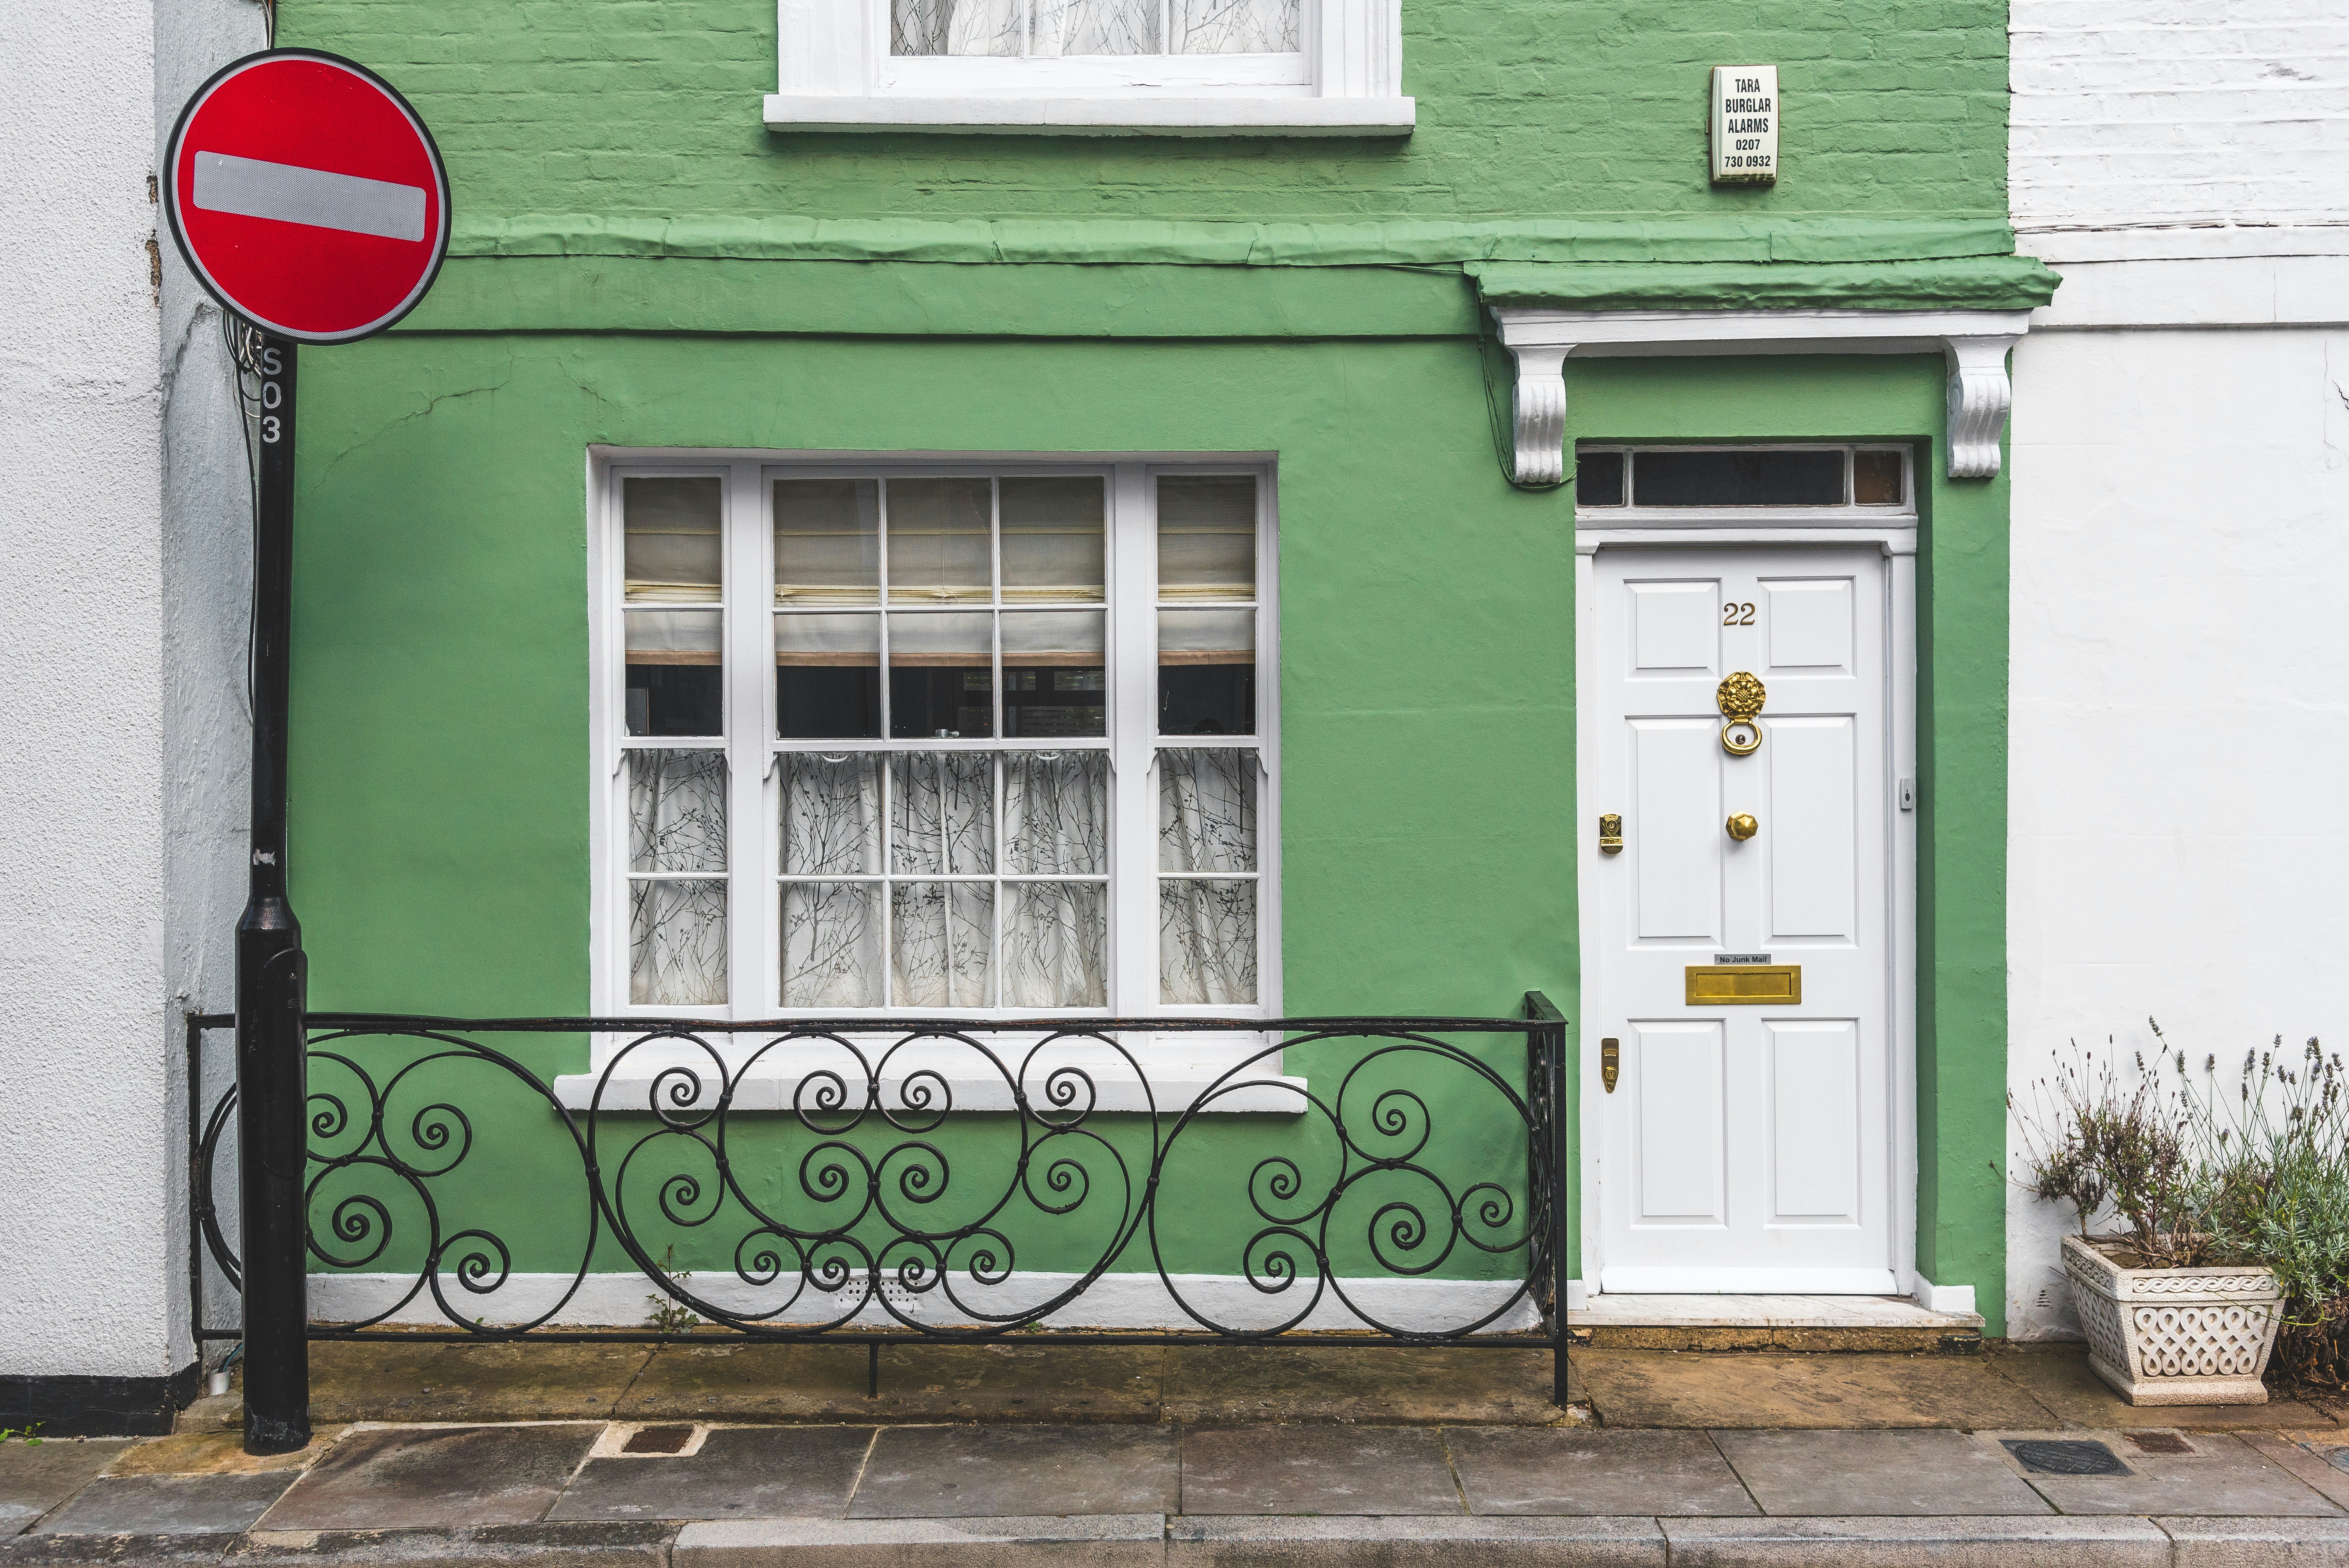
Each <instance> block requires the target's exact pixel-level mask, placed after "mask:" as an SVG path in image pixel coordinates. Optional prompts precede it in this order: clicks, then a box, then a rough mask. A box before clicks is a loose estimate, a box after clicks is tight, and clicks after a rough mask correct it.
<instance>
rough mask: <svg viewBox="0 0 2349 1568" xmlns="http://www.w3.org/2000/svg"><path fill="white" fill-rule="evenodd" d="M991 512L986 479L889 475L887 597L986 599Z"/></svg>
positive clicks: (989, 582)
mask: <svg viewBox="0 0 2349 1568" xmlns="http://www.w3.org/2000/svg"><path fill="white" fill-rule="evenodd" d="M994 514H995V503H994V501H993V500H992V488H991V487H990V486H989V485H988V481H987V480H890V481H889V596H890V597H891V598H893V599H899V600H903V599H914V600H921V599H945V600H970V599H978V600H981V601H984V600H986V599H988V598H990V597H991V596H992V593H993V588H992V584H993V583H994V573H993V571H992V569H991V567H990V565H989V561H988V556H989V550H988V542H989V540H990V539H991V538H992V536H993V531H994V530H993V518H994Z"/></svg>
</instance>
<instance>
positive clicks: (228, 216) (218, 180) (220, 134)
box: [164, 49, 449, 343]
mask: <svg viewBox="0 0 2349 1568" xmlns="http://www.w3.org/2000/svg"><path fill="white" fill-rule="evenodd" d="M168 167H169V169H170V170H171V177H170V179H169V181H167V182H166V183H165V185H164V210H165V213H166V216H167V217H168V219H169V220H170V222H171V237H172V239H173V240H175V241H177V242H179V246H180V253H181V255H183V256H185V257H186V258H187V261H188V265H189V267H190V268H191V269H192V270H193V271H194V273H195V274H196V277H197V278H198V280H199V281H201V282H202V284H203V285H204V287H205V288H206V289H207V290H209V291H210V292H211V293H212V297H214V298H215V299H217V300H219V301H220V302H221V304H223V305H225V306H227V307H228V308H229V309H230V310H233V311H234V312H235V313H236V314H237V315H241V316H243V318H244V319H245V320H247V321H249V322H251V323H253V325H255V326H258V327H260V328H262V329H263V330H264V331H266V332H271V333H274V334H276V335H279V336H281V337H288V338H292V339H293V340H294V341H295V342H296V343H348V342H350V341H351V340H353V339H354V338H360V337H366V336H367V335H369V334H371V333H378V332H381V331H382V330H383V329H384V328H386V327H388V326H389V325H392V323H394V322H396V321H398V319H399V318H400V317H401V316H403V315H407V314H408V313H409V311H410V310H412V309H414V308H415V305H416V303H417V302H418V301H419V300H420V299H422V298H423V297H424V292H425V290H427V289H429V288H430V287H431V286H432V279H433V275H434V274H435V273H438V272H439V271H440V259H441V257H442V256H443V255H444V254H446V253H447V252H448V249H449V177H448V174H447V172H446V171H445V170H443V169H442V168H441V166H440V149H439V148H437V147H435V146H433V144H432V136H431V133H430V132H429V131H427V130H426V129H424V121H423V119H421V118H419V116H418V114H417V112H416V110H415V109H413V108H410V107H409V102H408V100H407V99H406V98H402V97H400V96H399V94H398V91H397V90H395V89H394V88H392V86H391V84H390V83H388V82H387V81H385V80H384V79H383V78H382V77H378V76H377V75H376V74H375V73H374V72H373V71H370V70H368V69H367V67H364V66H360V65H357V64H355V63H353V62H352V61H349V60H346V59H344V58H342V57H340V56H338V55H328V54H323V53H320V52H319V51H317V50H315V49H272V50H268V51H266V52H265V53H263V54H258V55H248V56H246V57H244V58H243V59H241V60H238V61H237V62H235V63H234V64H233V65H231V66H228V67H225V68H223V69H222V71H221V72H220V74H219V75H217V76H215V77H212V80H210V81H208V82H206V83H205V84H204V85H203V86H202V88H199V89H197V92H196V95H195V97H193V98H190V99H189V100H188V107H187V108H184V109H182V110H181V112H180V123H179V125H178V126H177V127H176V128H175V129H173V130H172V132H171V148H170V152H169V160H168Z"/></svg>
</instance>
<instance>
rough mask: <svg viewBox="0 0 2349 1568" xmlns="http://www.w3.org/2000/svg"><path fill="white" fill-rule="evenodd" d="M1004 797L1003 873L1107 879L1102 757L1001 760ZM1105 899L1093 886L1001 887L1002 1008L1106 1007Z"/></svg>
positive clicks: (1069, 754) (1045, 754)
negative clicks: (1102, 877) (1002, 893)
mask: <svg viewBox="0 0 2349 1568" xmlns="http://www.w3.org/2000/svg"><path fill="white" fill-rule="evenodd" d="M1003 796H1004V799H1003V805H1004V810H1003V852H1004V858H1005V859H1006V860H1007V861H1009V864H1008V865H1007V866H1006V867H1005V868H1004V869H1005V870H1006V871H1009V872H1014V873H1015V874H1031V875H1045V876H1051V875H1059V876H1082V877H1092V876H1102V875H1106V874H1107V872H1108V871H1109V758H1108V755H1107V754H1106V753H1104V752H1100V751H1025V752H1022V751H1014V752H1007V753H1005V755H1004V758H1003ZM1107 893H1108V889H1107V887H1106V885H1105V884H1103V883H1102V882H1013V883H1009V884H1008V885H1007V888H1006V892H1005V898H1006V900H1007V903H1006V905H1005V908H1004V912H1003V1003H1004V1006H1008V1007H1103V1006H1108V1005H1109V903H1108V897H1107Z"/></svg>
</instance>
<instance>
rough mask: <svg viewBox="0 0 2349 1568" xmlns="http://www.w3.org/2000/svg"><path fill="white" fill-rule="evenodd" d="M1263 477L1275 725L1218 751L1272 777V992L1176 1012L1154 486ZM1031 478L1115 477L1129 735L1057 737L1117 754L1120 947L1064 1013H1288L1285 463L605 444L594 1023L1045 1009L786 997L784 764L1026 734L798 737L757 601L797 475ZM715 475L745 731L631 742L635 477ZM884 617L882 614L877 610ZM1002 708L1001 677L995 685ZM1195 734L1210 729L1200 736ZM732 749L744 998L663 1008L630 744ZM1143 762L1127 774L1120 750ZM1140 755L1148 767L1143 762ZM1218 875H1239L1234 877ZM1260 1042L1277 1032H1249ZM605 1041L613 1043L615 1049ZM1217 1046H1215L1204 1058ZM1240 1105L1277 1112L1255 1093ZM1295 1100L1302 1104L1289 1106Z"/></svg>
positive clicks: (1268, 898)
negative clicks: (627, 693)
mask: <svg viewBox="0 0 2349 1568" xmlns="http://www.w3.org/2000/svg"><path fill="white" fill-rule="evenodd" d="M1169 473H1174V474H1201V475H1209V474H1248V475H1251V476H1253V477H1255V478H1256V480H1257V543H1256V552H1257V593H1256V624H1257V665H1256V667H1257V679H1256V683H1255V685H1256V694H1257V720H1256V724H1257V727H1256V733H1255V734H1253V735H1249V736H1219V737H1217V738H1216V740H1215V742H1214V744H1215V747H1216V748H1219V749H1221V748H1231V749H1247V750H1253V751H1254V752H1255V753H1256V754H1257V762H1258V766H1257V870H1256V872H1254V873H1253V875H1252V877H1249V878H1244V879H1242V880H1253V881H1255V882H1256V884H1257V1001H1256V1002H1255V1003H1253V1004H1247V1005H1237V1006H1206V1005H1186V1004H1165V1003H1162V1002H1161V1001H1160V999H1159V996H1160V986H1159V947H1158V896H1159V884H1160V882H1162V881H1163V880H1164V879H1165V878H1166V877H1167V876H1169V875H1176V876H1179V875H1183V874H1185V873H1170V872H1161V871H1160V870H1159V859H1158V800H1157V796H1156V793H1155V791H1156V789H1157V788H1158V779H1157V758H1158V754H1159V753H1160V752H1161V751H1163V750H1165V749H1169V748H1181V747H1182V746H1184V745H1185V744H1186V740H1187V738H1185V737H1181V736H1161V735H1160V734H1159V733H1158V725H1157V714H1158V691H1157V676H1158V667H1159V655H1158V643H1157V636H1158V630H1157V622H1158V581H1157V568H1158V548H1157V538H1156V532H1155V530H1156V525H1157V510H1156V505H1155V500H1154V494H1155V492H1154V482H1155V480H1157V478H1158V477H1159V476H1160V475H1162V474H1169ZM980 474H985V475H989V476H994V477H1010V476H1015V475H1029V474H1099V475H1101V476H1102V477H1103V478H1104V479H1105V480H1107V481H1108V482H1107V485H1106V490H1107V496H1106V500H1107V508H1108V515H1107V518H1106V520H1105V521H1106V523H1107V532H1106V539H1105V542H1104V543H1105V548H1106V553H1107V561H1106V564H1107V567H1108V572H1109V577H1110V581H1109V583H1108V585H1107V587H1108V593H1107V598H1106V601H1105V607H1106V615H1107V622H1108V632H1107V638H1108V646H1107V650H1106V663H1107V679H1108V680H1109V682H1110V687H1111V698H1112V700H1111V709H1110V710H1111V716H1112V717H1111V726H1112V734H1111V735H1110V736H1109V737H1107V738H1104V739H1102V740H1098V741H1089V742H1088V741H1071V742H1056V743H1054V748H1055V749H1060V748H1067V747H1070V746H1077V747H1092V748H1101V749H1104V750H1107V751H1109V752H1110V754H1111V758H1112V775H1111V779H1110V835H1111V841H1110V849H1111V855H1110V876H1109V883H1110V889H1111V895H1110V896H1111V906H1110V907H1111V913H1110V934H1109V941H1110V954H1109V964H1110V968H1109V1001H1108V1006H1105V1007H1102V1008H1093V1009H1084V1008H1077V1009H1069V1010H1066V1011H1065V1012H1056V1013H1055V1015H1054V1016H1064V1017H1067V1018H1069V1019H1071V1021H1081V1020H1082V1019H1084V1018H1087V1017H1105V1016H1119V1017H1128V1018H1146V1017H1150V1016H1182V1017H1230V1018H1232V1019H1233V1020H1234V1021H1235V1022H1236V1023H1245V1022H1247V1021H1252V1020H1255V1019H1258V1018H1268V1017H1278V1016H1279V1014H1280V1006H1281V973H1280V872H1279V866H1280V860H1279V856H1280V790H1279V777H1280V775H1279V751H1280V721H1279V602H1278V593H1279V582H1278V571H1277V567H1278V491H1277V484H1278V474H1277V470H1276V465H1275V463H1274V462H1273V460H1272V459H1270V458H1268V457H1267V456H1265V455H1263V454H1237V455H1234V456H1232V457H1229V458H1220V457H1217V456H1215V455H1212V454H1195V453H1181V454H1176V453H1165V454H1115V455H1111V456H1104V457H1086V456H1080V457H1063V456H1057V455H1054V456H1041V455H1030V454H1012V455H1004V454H993V453H988V454H965V455H955V456H934V455H922V456H914V457H908V456H905V455H903V454H871V455H866V454H835V453H797V452H772V451H710V450H707V449H667V450H661V449H649V450H648V449H597V450H595V451H594V452H591V454H590V471H589V474H588V497H589V504H588V520H587V521H588V529H587V564H588V576H589V614H588V649H589V659H590V671H591V677H590V710H589V724H588V731H589V744H590V747H591V750H592V758H593V766H592V768H591V770H590V779H591V792H590V802H589V818H590V836H591V853H590V858H591V867H590V872H591V887H592V890H593V893H592V898H593V903H592V910H591V914H590V919H589V943H590V991H591V996H592V1007H593V1011H594V1013H595V1016H599V1017H608V1018H624V1017H645V1018H648V1019H649V1018H658V1017H671V1018H673V1017H706V1018H710V1019H770V1018H772V1019H788V1018H792V1017H800V1016H804V1017H839V1016H855V1017H866V1016H869V1017H871V1018H872V1019H873V1021H874V1025H875V1026H876V1028H878V1029H882V1030H885V1029H886V1028H887V1027H888V1026H889V1024H890V1022H891V1020H892V1019H893V1018H897V1017H910V1016H927V1017H937V1016H951V1017H958V1018H968V1019H970V1020H972V1021H974V1022H985V1021H988V1020H991V1019H1001V1018H1014V1017H1017V1018H1032V1017H1035V1016H1039V1013H1040V1009H1038V1008H1035V1007H1004V1006H991V1007H962V1008H951V1009H948V1008H936V1007H932V1008H908V1007H888V1008H877V1009H870V1010H866V1009H855V1010H843V1009H839V1008H815V1009H811V1008H798V1009H790V1008H785V1007H783V1006H781V963H780V961H779V959H778V953H779V943H780V940H781V934H780V930H779V927H778V919H779V912H778V909H777V907H776V905H777V900H776V897H775V894H776V891H777V877H776V876H775V875H774V874H773V872H774V871H775V870H776V868H775V867H773V866H771V865H770V864H769V863H768V862H769V861H772V860H773V859H774V855H773V852H772V851H773V847H774V844H773V832H772V830H773V825H774V824H775V822H776V821H777V820H778V815H779V811H780V807H781V780H780V777H779V770H778V769H777V768H776V767H775V765H774V758H776V757H778V756H779V755H781V753H784V752H788V751H807V750H818V751H825V752H832V751H843V750H854V751H874V752H885V751H892V750H896V751H905V750H919V751H934V750H952V749H962V750H986V751H998V750H1007V749H1017V748H1019V742H1018V741H1017V740H1016V739H1014V738H1003V737H997V738H989V739H986V740H971V741H940V740H919V741H912V740H892V739H887V738H877V739H873V740H792V739H784V738H778V737H777V736H776V734H775V730H776V718H775V683H774V676H773V642H772V637H773V633H772V629H771V616H770V614H763V613H748V612H749V611H750V608H751V607H752V606H754V605H756V604H758V603H760V593H761V589H762V588H764V587H765V585H767V584H771V583H772V582H773V573H774V567H773V555H772V550H773V519H772V515H771V505H772V500H771V498H772V485H771V481H772V480H777V479H784V478H809V479H815V478H852V477H854V478H868V477H906V478H919V477H926V476H940V477H946V476H975V475H980ZM647 475H663V476H678V477H685V476H700V477H712V476H714V477H717V478H719V480H721V481H723V482H722V484H721V496H722V505H723V514H722V516H723V520H722V522H721V525H720V526H721V529H722V532H721V536H720V537H721V540H722V546H721V548H722V552H723V558H724V562H725V572H726V579H727V584H728V585H727V588H726V590H725V593H724V596H723V598H722V599H721V600H720V602H719V604H718V605H713V606H709V607H710V608H713V609H718V608H722V609H723V611H724V613H725V616H726V621H725V632H724V638H725V652H726V663H725V665H724V668H725V670H726V672H727V674H726V706H727V710H728V712H727V722H726V734H725V736H724V738H711V739H708V740H698V741H697V740H693V739H672V738H632V737H630V736H628V735H627V734H626V724H625V712H624V704H623V686H624V680H625V675H624V671H625V662H624V658H623V647H622V643H623V639H622V636H621V617H622V616H623V614H625V613H626V612H625V610H624V608H623V606H624V603H625V592H624V589H625V583H624V573H623V551H622V530H623V529H624V527H625V518H624V515H623V511H622V504H621V486H622V482H623V481H624V480H626V479H628V478H630V477H632V476H647ZM875 609H876V610H877V609H878V606H877V605H876V606H875ZM996 685H997V694H996V700H997V701H998V702H1000V701H1001V695H1002V694H1001V682H1000V680H998V682H997V683H996ZM1188 744H1193V745H1195V744H1197V743H1196V742H1195V741H1188ZM636 748H654V749H675V748H688V749H689V748H709V749H721V750H723V751H724V752H725V753H726V755H727V758H728V774H729V782H728V812H727V816H728V823H729V826H728V833H727V837H728V842H729V856H728V861H729V869H728V880H729V883H730V891H729V893H728V942H727V947H728V954H729V959H728V971H729V975H730V1000H729V1001H728V1003H727V1004H726V1005H724V1006H705V1007H685V1006H648V1005H641V1004H636V1003H632V1002H631V1001H629V999H628V997H629V923H628V907H627V883H628V881H629V872H628V859H627V856H628V829H629V824H628V815H627V776H626V753H627V752H628V751H629V750H630V749H636ZM1121 759H1123V761H1124V762H1125V764H1126V765H1125V766H1124V767H1122V768H1121V767H1119V766H1118V764H1119V762H1120V760H1121ZM1137 760H1141V761H1143V766H1140V767H1136V766H1134V763H1135V762H1136V761H1137ZM1217 880H1232V878H1231V877H1230V876H1228V875H1226V874H1225V873H1217ZM1242 1038H1243V1039H1244V1040H1257V1039H1259V1037H1257V1036H1254V1035H1247V1036H1245V1037H1242ZM1167 1039H1168V1041H1169V1042H1170V1044H1175V1043H1179V1042H1183V1041H1186V1040H1187V1041H1190V1042H1195V1044H1197V1045H1198V1046H1201V1047H1212V1048H1210V1049H1208V1050H1207V1051H1206V1057H1202V1058H1201V1059H1203V1060H1206V1059H1214V1058H1228V1057H1229V1056H1230V1055H1231V1052H1232V1049H1233V1047H1234V1045H1235V1044H1236V1043H1237V1042H1235V1041H1234V1040H1233V1039H1232V1038H1231V1037H1219V1036H1206V1037H1203V1036H1193V1037H1171V1036H1170V1037H1167ZM600 1048H601V1047H600V1045H599V1049H600ZM1190 1054H1191V1055H1193V1056H1198V1055H1199V1053H1198V1052H1195V1051H1194V1052H1191V1053H1190ZM1230 1109H1264V1108H1262V1107H1252V1106H1247V1105H1245V1104H1238V1105H1235V1106H1233V1107H1231V1108H1230ZM1281 1109H1294V1108H1293V1107H1288V1106H1284V1107H1282V1108H1281Z"/></svg>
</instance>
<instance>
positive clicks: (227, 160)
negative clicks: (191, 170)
mask: <svg viewBox="0 0 2349 1568" xmlns="http://www.w3.org/2000/svg"><path fill="white" fill-rule="evenodd" d="M196 205H197V206H198V207H201V208H202V209H203V210H204V211H207V212H234V213H236V214H238V215H239V216H240V217H245V218H274V219H276V220H277V221H278V222H281V223H307V224H309V225H310V226H311V227H312V228H314V229H340V230H342V231H343V232H345V233H348V234H378V235H381V236H382V237H383V238H385V239H387V240H420V239H422V238H424V188H423V187H422V186H420V185H395V184H393V183H391V181H388V180H362V179H360V178H359V177H358V176H357V175H356V174H332V173H329V172H327V171H326V170H323V169H303V168H300V167H298V166H296V165H295V164H291V163H264V162H263V161H262V160H260V159H258V158H237V157H234V156H233V155H232V154H229V153H225V152H199V153H197V154H196Z"/></svg>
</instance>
